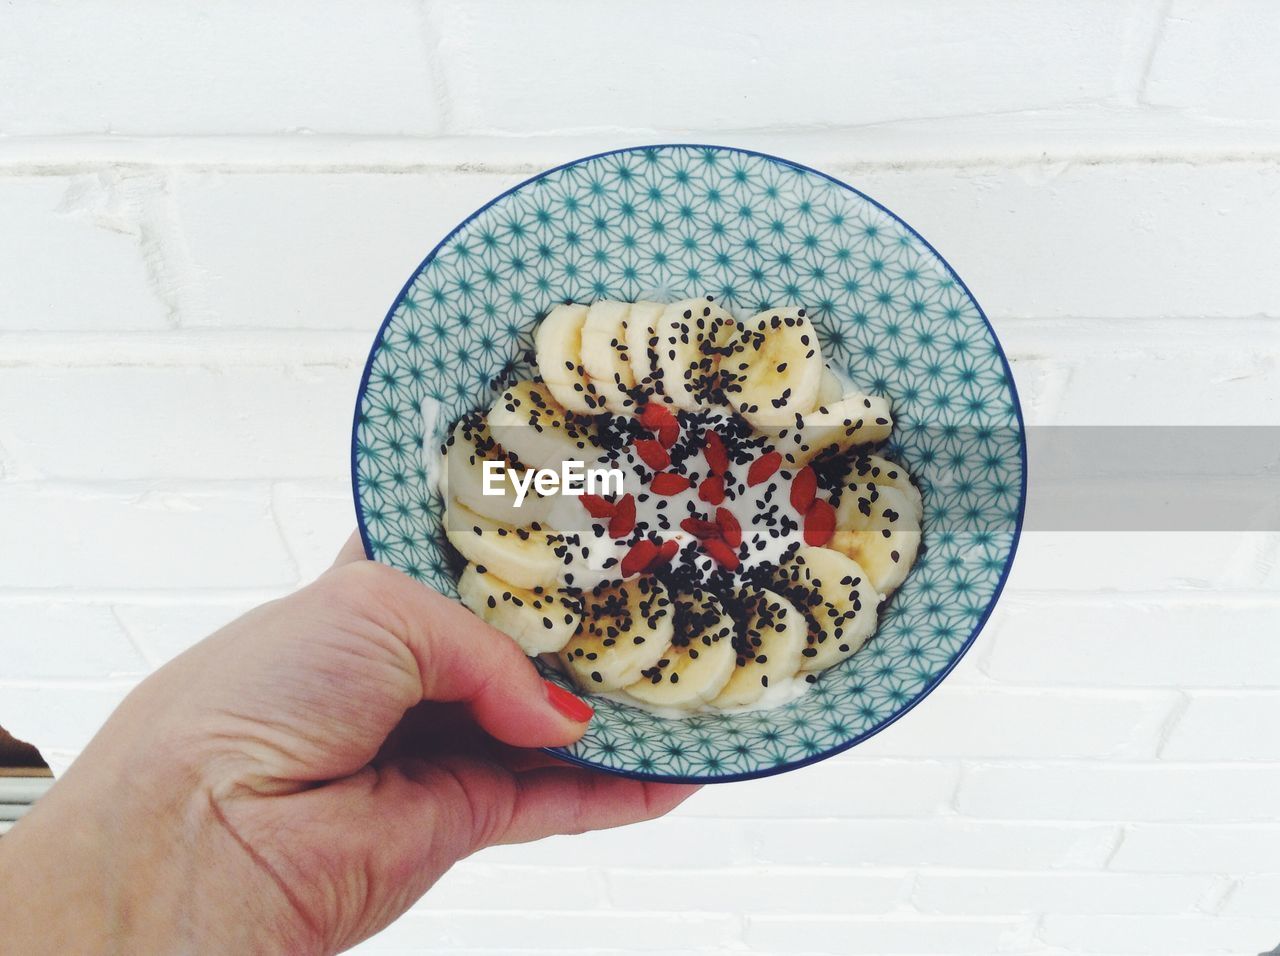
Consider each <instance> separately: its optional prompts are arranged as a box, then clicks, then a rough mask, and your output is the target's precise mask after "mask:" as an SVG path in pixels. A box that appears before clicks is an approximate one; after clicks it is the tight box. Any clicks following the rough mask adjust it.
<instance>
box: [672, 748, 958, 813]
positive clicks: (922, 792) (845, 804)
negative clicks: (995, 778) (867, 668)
mask: <svg viewBox="0 0 1280 956" xmlns="http://www.w3.org/2000/svg"><path fill="white" fill-rule="evenodd" d="M958 777H959V769H958V767H957V766H956V765H954V764H947V763H942V762H938V761H926V760H916V761H908V760H866V759H861V758H860V757H859V756H858V755H857V754H856V753H846V754H841V755H839V756H836V757H832V758H830V759H828V760H823V761H821V762H819V763H816V764H814V765H813V766H811V767H806V768H805V770H804V772H803V773H784V774H778V775H777V776H773V777H763V778H760V779H758V780H744V781H742V782H740V783H735V784H733V785H732V786H730V787H713V788H707V789H704V790H702V791H701V792H700V793H697V794H695V795H694V796H693V797H691V798H690V799H689V800H688V801H687V802H686V803H684V804H682V805H681V813H682V814H684V815H686V816H699V817H714V818H725V817H751V818H757V819H776V818H778V817H780V816H786V817H790V818H792V819H798V818H809V817H817V818H828V817H918V816H931V815H933V814H935V813H938V812H939V811H941V810H943V809H944V808H946V807H947V806H948V805H949V802H950V799H951V796H952V794H953V793H954V792H955V787H956V780H957V779H958Z"/></svg>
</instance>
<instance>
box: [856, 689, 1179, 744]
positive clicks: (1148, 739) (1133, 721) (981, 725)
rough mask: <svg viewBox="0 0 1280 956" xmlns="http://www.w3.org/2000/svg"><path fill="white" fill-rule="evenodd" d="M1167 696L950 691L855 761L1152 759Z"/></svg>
mask: <svg viewBox="0 0 1280 956" xmlns="http://www.w3.org/2000/svg"><path fill="white" fill-rule="evenodd" d="M1172 706H1173V701H1172V699H1171V698H1165V697H1164V696H1156V697H1153V696H1151V695H1140V696H1124V695H1122V694H1119V693H1116V694H1103V693H1097V692H1088V691H1080V692H1068V691H1046V690H1039V689H1036V690H1026V691H1020V690H1008V689H1002V688H998V687H993V688H981V687H949V686H948V685H947V684H946V683H945V682H944V683H943V685H942V686H941V687H940V688H939V689H938V690H936V691H934V692H933V693H932V694H931V695H930V696H929V697H928V698H926V699H925V700H924V702H923V703H921V704H919V705H918V706H917V707H916V708H915V709H914V710H912V711H910V712H909V713H907V714H906V715H905V716H903V717H902V718H900V719H899V720H898V721H897V723H895V724H893V725H892V726H890V727H888V728H887V729H886V730H884V731H882V732H881V733H879V734H877V735H876V736H875V737H872V738H871V739H870V740H868V741H866V742H865V743H863V744H860V745H859V746H858V755H859V756H861V757H902V756H912V757H933V758H939V757H953V756H959V757H995V758H1006V757H1045V758H1060V757H1122V756H1129V757H1132V756H1150V755H1153V754H1154V753H1155V747H1156V743H1157V741H1158V740H1159V739H1160V733H1161V729H1162V727H1163V724H1164V721H1165V720H1166V719H1167V717H1168V715H1169V713H1170V711H1171V709H1172Z"/></svg>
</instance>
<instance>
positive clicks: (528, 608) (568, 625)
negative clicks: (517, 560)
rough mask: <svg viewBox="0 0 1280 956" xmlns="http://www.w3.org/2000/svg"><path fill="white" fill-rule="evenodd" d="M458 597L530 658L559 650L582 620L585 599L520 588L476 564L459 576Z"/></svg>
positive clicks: (541, 589)
mask: <svg viewBox="0 0 1280 956" xmlns="http://www.w3.org/2000/svg"><path fill="white" fill-rule="evenodd" d="M458 597H459V598H460V599H461V600H462V603H463V604H465V605H466V606H467V607H468V608H470V609H471V610H472V612H474V613H475V615H476V616H477V617H478V618H480V620H482V621H484V622H485V623H486V624H491V625H493V626H494V627H496V628H497V629H498V630H500V631H502V632H503V633H504V634H506V635H508V636H509V637H510V638H511V639H512V640H514V641H515V642H516V643H517V644H519V645H520V648H521V649H522V650H523V651H524V652H525V653H526V654H528V655H529V656H530V657H536V656H537V655H538V654H547V653H554V652H556V651H559V650H560V649H561V648H562V647H564V646H565V644H567V643H568V642H569V639H570V638H571V637H573V635H574V632H575V631H577V629H578V622H579V621H581V620H582V602H581V600H579V599H578V598H576V597H574V596H573V595H572V594H570V593H569V592H568V591H548V590H546V589H544V588H537V589H533V590H530V589H529V588H518V587H516V586H515V585H513V584H508V583H507V582H506V581H503V580H502V579H501V578H499V577H497V576H496V575H494V574H491V573H489V572H487V571H481V570H479V569H478V568H477V567H476V566H475V565H474V564H468V565H467V568H466V570H465V571H463V572H462V577H461V578H459V579H458Z"/></svg>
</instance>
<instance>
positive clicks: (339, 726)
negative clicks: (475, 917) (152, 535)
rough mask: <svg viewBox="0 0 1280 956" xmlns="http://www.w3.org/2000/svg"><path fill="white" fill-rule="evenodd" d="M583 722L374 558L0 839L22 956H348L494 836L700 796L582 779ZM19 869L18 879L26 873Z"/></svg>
mask: <svg viewBox="0 0 1280 956" xmlns="http://www.w3.org/2000/svg"><path fill="white" fill-rule="evenodd" d="M589 716H590V709H589V708H587V707H586V705H585V703H583V702H582V701H580V700H578V699H577V698H574V697H572V696H571V695H568V694H565V693H564V692H563V691H557V690H556V689H553V688H551V687H550V685H547V684H546V683H545V682H544V681H543V680H542V679H541V678H540V677H539V676H538V674H537V672H536V670H535V669H534V667H533V665H532V664H531V663H530V662H529V661H528V659H527V658H525V656H524V655H523V653H522V652H521V651H520V650H519V648H518V647H517V646H516V645H515V643H514V642H513V641H511V640H510V639H509V638H508V637H506V636H505V635H503V634H501V633H499V632H497V631H495V630H493V629H492V628H490V627H489V626H487V625H486V624H484V623H482V622H481V621H480V620H478V619H477V618H476V617H474V616H473V615H471V614H470V613H469V612H468V611H466V610H465V609H464V608H462V607H461V606H460V605H458V604H456V603H454V602H452V601H449V600H447V599H445V598H443V597H441V596H440V595H438V594H436V593H435V592H433V591H431V590H430V589H428V588H426V587H424V586H423V585H421V584H420V583H418V582H415V581H413V580H412V579H410V578H409V577H407V576H406V575H403V574H401V573H400V572H398V571H395V570H393V569H390V568H387V567H385V566H383V565H380V564H375V563H373V562H370V561H366V560H363V553H362V552H361V551H360V545H359V541H358V540H357V539H355V538H354V537H353V539H352V541H351V542H349V543H348V545H347V546H346V547H345V548H344V549H343V553H342V554H341V555H340V556H339V560H338V563H337V564H336V565H335V567H334V568H333V569H331V570H330V571H328V572H327V573H325V574H324V575H322V576H321V577H320V578H319V579H318V580H317V581H316V582H315V583H313V584H311V585H310V586H308V587H306V588H303V589H302V590H301V591H299V592H297V593H295V594H293V595H290V596H289V597H286V598H283V599H281V600H278V601H273V602H270V603H268V604H265V605H263V606H262V607H259V608H256V609H254V610H253V611H250V612H249V613H248V614H246V615H244V616H243V617H241V618H240V619H238V620H236V621H234V622H232V623H231V624H229V625H227V626H226V627H224V628H223V629H222V630H220V631H218V632H217V633H215V634H214V635H212V636H211V637H209V638H207V639H206V640H204V641H202V642H200V643H199V644H197V645H195V646H194V647H192V648H191V649H190V650H188V651H187V652H186V653H184V654H182V655H180V656H179V657H177V658H175V659H174V660H172V661H170V662H169V663H168V664H166V665H165V666H164V667H162V668H160V669H159V670H158V671H157V672H156V673H155V674H153V675H151V676H150V677H148V678H147V679H146V680H145V681H143V682H142V683H141V684H140V685H139V686H138V687H137V688H136V689H135V690H134V691H133V692H132V693H131V694H130V695H129V696H128V697H127V698H126V699H125V700H124V702H123V703H122V704H121V705H120V707H119V708H118V709H117V711H116V712H115V713H114V714H113V715H112V716H111V718H110V719H109V720H108V721H107V723H106V724H105V726H104V727H103V728H102V730H101V731H100V732H99V733H98V735H97V736H96V737H95V738H94V739H93V741H92V742H91V743H90V744H89V746H88V747H87V748H86V749H85V751H84V753H83V754H82V755H81V757H80V759H79V760H77V761H76V762H75V764H74V765H73V766H72V767H71V768H70V769H69V770H68V771H67V773H66V774H65V775H64V777H63V778H62V779H60V780H59V781H58V783H57V784H56V785H55V786H54V787H53V788H52V789H51V790H50V791H49V793H48V794H47V795H46V796H45V797H44V798H43V799H42V800H41V801H40V803H39V804H38V805H37V806H36V807H35V808H33V810H32V812H31V813H30V814H28V816H27V817H26V818H25V819H24V820H23V821H22V822H21V823H20V824H19V825H18V826H16V827H15V828H14V829H13V830H12V831H11V832H10V833H9V834H8V835H7V836H6V837H5V838H4V840H3V841H0V885H4V886H6V887H7V886H18V885H21V886H23V887H24V890H25V892H24V893H23V894H22V895H21V896H20V895H19V894H18V893H14V892H0V925H3V926H5V937H6V939H7V943H8V944H9V945H14V946H15V947H16V948H15V950H14V951H15V952H23V953H32V954H35V953H42V952H57V953H70V952H95V953H101V952H116V951H118V952H128V953H146V952H165V953H172V952H195V951H198V952H201V953H213V952H224V951H234V952H236V953H248V952H289V953H332V952H337V951H340V950H342V949H345V948H347V947H349V946H351V945H354V944H355V943H357V942H358V941H360V940H361V939H364V938H365V937H367V936H369V935H371V934H372V933H374V932H376V931H377V930H379V929H381V928H382V927H384V926H386V925H387V924H388V923H390V922H391V921H392V920H394V919H395V918H396V917H397V916H399V915H400V914H401V913H402V912H404V910H405V909H407V908H408V907H409V906H410V905H411V904H412V903H413V901H414V900H416V899H417V898H418V897H419V896H421V895H422V893H423V892H425V891H426V890H427V888H428V887H430V886H431V885H432V884H433V883H434V882H435V881H436V880H437V879H439V877H440V876H441V875H442V874H443V873H444V872H445V871H446V870H448V869H449V867H450V866H452V865H453V863H454V862H455V861H457V860H459V859H461V858H463V857H465V856H467V855H468V854H470V853H473V852H474V851H476V850H478V849H480V848H482V847H485V846H489V845H492V844H498V843H520V842H525V841H529V840H537V839H539V838H541V837H544V836H548V835H550V834H554V833H580V832H583V831H586V830H593V829H600V828H604V827H613V826H619V825H622V824H625V823H631V822H636V821H639V820H645V819H650V818H652V817H656V816H660V815H661V814H663V813H666V812H667V811H668V810H670V809H672V808H673V807H675V806H676V805H677V804H679V803H680V802H681V801H682V800H683V799H684V798H685V797H686V796H688V795H689V794H690V793H692V792H693V791H694V790H695V789H696V788H695V787H691V786H681V785H675V784H656V783H642V782H638V781H634V780H628V779H624V778H621V777H613V776H609V775H606V774H602V773H597V772H594V771H589V770H585V769H581V768H576V767H572V766H569V765H567V764H565V763H563V762H561V761H558V760H555V759H554V758H552V757H550V756H549V755H547V754H544V753H542V752H540V751H536V750H529V749H526V748H533V747H543V746H556V745H563V744H568V743H571V742H572V741H574V740H576V739H577V738H578V737H580V736H581V735H582V733H583V732H584V730H585V728H586V723H585V721H586V720H587V719H588V718H589ZM19 874H21V884H19V882H18V876H19Z"/></svg>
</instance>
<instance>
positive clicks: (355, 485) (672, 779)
mask: <svg viewBox="0 0 1280 956" xmlns="http://www.w3.org/2000/svg"><path fill="white" fill-rule="evenodd" d="M677 148H679V149H710V150H716V151H718V152H723V153H740V154H742V155H744V156H756V157H759V158H760V159H766V160H769V161H770V162H773V163H777V164H779V165H781V166H785V167H788V168H790V169H797V170H803V171H804V172H806V173H813V174H814V175H816V176H821V177H822V178H823V179H826V180H829V181H830V182H832V183H835V184H836V185H837V186H839V187H840V188H842V189H847V190H848V191H849V192H851V193H853V194H854V195H856V196H859V197H861V198H862V199H865V200H866V201H867V202H869V203H871V205H873V206H875V207H876V208H877V209H879V210H880V211H881V212H883V213H885V215H887V216H889V217H890V218H892V219H893V220H895V221H896V222H898V223H900V224H901V225H902V227H903V228H904V229H906V230H907V232H909V233H911V235H913V236H914V237H915V238H916V239H918V240H919V241H920V243H921V244H922V245H923V246H924V247H925V248H926V249H928V250H929V251H930V252H932V253H933V254H934V255H935V256H937V257H938V261H939V262H941V263H942V264H943V266H945V267H946V270H947V272H948V273H949V274H950V276H951V278H952V279H954V280H955V282H956V284H957V285H959V286H960V288H961V289H963V290H964V293H965V295H967V296H968V297H969V301H971V302H972V303H973V305H974V308H976V309H977V310H978V317H979V318H981V319H982V323H983V324H984V325H985V326H986V327H987V331H989V332H990V333H991V341H992V342H993V343H994V344H995V347H996V354H997V355H998V356H999V357H1000V364H1001V365H1002V366H1003V367H1004V372H1005V379H1006V380H1007V381H1008V383H1009V396H1010V398H1011V399H1012V401H1013V411H1014V414H1015V415H1016V416H1017V419H1018V448H1019V454H1020V458H1021V472H1022V487H1021V493H1020V494H1019V497H1018V520H1017V522H1016V524H1015V525H1014V529H1013V540H1012V541H1011V542H1010V544H1009V555H1008V557H1006V558H1005V562H1004V568H1003V569H1002V570H1001V572H1000V579H999V580H998V581H997V582H996V586H995V590H994V591H993V592H992V593H991V599H990V600H989V601H988V602H987V606H986V609H985V610H984V611H983V612H982V616H981V617H980V618H978V621H977V623H975V624H974V626H973V630H972V631H971V632H970V633H969V637H968V638H967V639H966V640H965V642H964V644H963V645H962V646H961V647H960V650H959V652H958V653H957V654H956V656H955V658H954V659H953V660H952V661H951V663H950V664H948V665H947V666H946V668H944V669H943V670H942V671H940V672H939V673H938V675H937V676H936V677H935V678H934V679H933V680H932V681H931V682H930V683H929V684H928V685H927V686H926V687H924V688H923V689H922V690H921V691H920V693H919V694H917V695H916V696H915V697H914V698H912V700H911V701H910V703H908V704H907V705H906V706H904V707H903V708H902V709H901V710H899V711H898V712H897V713H895V714H894V715H893V716H892V717H890V718H889V719H888V720H886V721H884V722H883V723H881V724H878V725H876V726H875V727H872V728H871V729H870V730H868V731H866V732H864V733H862V734H859V735H858V736H856V737H852V738H850V739H849V740H846V741H844V742H843V743H840V744H837V745H836V746H834V747H829V748H828V749H826V750H824V751H822V752H821V753H816V754H812V755H810V756H808V757H804V758H803V759H800V760H792V761H788V762H786V763H782V764H777V765H775V766H770V767H761V768H758V769H756V770H747V771H743V772H742V773H734V774H725V775H723V776H715V777H695V776H687V775H683V774H653V773H641V772H638V771H635V770H628V769H626V768H623V767H610V766H607V765H605V764H599V763H593V762H591V761H590V760H584V759H583V758H581V757H577V756H575V755H574V754H572V753H570V752H569V751H567V750H564V749H562V748H559V747H543V748H540V749H542V750H543V751H544V752H545V753H548V754H550V755H551V756H553V757H556V758H558V759H560V760H563V761H565V762H566V763H569V764H576V765H578V766H581V767H587V768H590V769H592V770H599V771H603V772H605V773H611V774H614V775H616V776H620V777H629V778H631V779H633V780H644V781H647V782H650V783H685V784H707V783H735V782H737V781H740V780H754V779H756V778H759V777H772V776H774V775H775V774H779V773H786V772H788V771H791V770H796V769H799V768H800V767H807V766H809V765H810V764H814V763H817V762H818V761H820V760H826V759H827V758H828V757H834V756H835V755H836V754H839V753H843V752H844V751H846V750H849V749H851V748H853V747H856V746H857V745H858V744H860V743H862V742H863V741H865V740H869V739H870V738H872V737H874V736H875V735H876V734H878V733H880V732H881V731H882V730H884V729H885V728H887V727H889V726H891V725H892V724H894V723H896V722H897V721H898V720H899V719H900V718H901V717H902V716H903V715H904V714H907V713H909V712H910V711H912V710H913V709H914V708H915V707H916V705H917V704H919V703H920V702H921V701H922V700H924V699H925V698H926V697H928V696H929V695H930V694H932V693H933V692H934V691H935V690H936V689H937V687H938V685H939V684H941V683H942V682H943V680H945V679H946V677H947V675H948V674H950V673H951V672H952V671H953V670H954V669H955V667H956V665H957V664H959V663H960V661H961V660H962V659H963V658H964V656H965V655H966V654H968V653H969V649H970V648H971V647H973V645H974V642H975V641H977V639H978V635H979V634H980V633H982V628H983V627H984V626H985V625H986V623H987V620H988V619H989V618H990V617H991V612H992V611H993V610H995V606H996V604H997V603H999V601H1000V595H1001V593H1002V592H1003V591H1004V586H1005V583H1006V582H1007V581H1008V580H1009V572H1010V570H1011V569H1012V568H1013V559H1014V556H1015V555H1016V554H1017V553H1018V543H1019V541H1021V539H1022V523H1023V518H1024V517H1025V515H1026V508H1027V433H1026V422H1025V421H1024V420H1023V416H1022V402H1021V400H1020V399H1019V398H1018V387H1017V385H1016V384H1015V382H1014V380H1013V369H1012V368H1011V367H1010V366H1009V359H1008V356H1006V355H1005V352H1004V346H1003V345H1002V344H1001V342H1000V337H999V336H998V335H996V330H995V328H994V327H992V325H991V320H990V319H988V318H987V313H986V312H985V311H984V310H983V308H982V305H981V304H980V303H979V302H978V299H977V297H976V296H975V295H974V294H973V292H972V291H970V289H969V287H968V286H967V285H966V284H965V281H964V280H963V279H962V278H960V276H959V274H958V273H957V272H956V270H955V269H954V268H952V266H951V263H950V262H948V261H947V260H946V258H945V257H944V256H943V255H942V253H940V252H939V251H938V250H937V249H935V248H934V247H933V244H932V243H930V242H929V240H928V239H926V238H925V237H924V236H922V235H920V233H919V232H917V231H916V229H915V228H914V227H913V226H912V225H911V224H910V223H909V222H907V221H906V220H905V219H903V218H902V217H901V216H899V215H898V214H897V213H895V212H894V211H893V210H892V209H889V208H888V207H887V206H885V205H884V204H883V203H880V202H877V201H876V200H875V199H873V198H872V197H870V196H868V195H867V194H866V193H864V192H863V191H862V190H860V189H858V188H856V187H854V186H850V185H849V184H848V183H846V182H844V181H843V180H841V179H837V178H836V177H835V176H832V175H831V174H830V173H824V172H823V171H822V170H820V169H814V168H813V167H812V166H806V165H804V164H803V163H797V162H795V161H794V160H790V159H783V158H782V157H781V156H774V155H773V154H771V153H765V152H761V151H759V150H754V149H745V148H743V147H740V146H717V145H713V144H710V143H654V144H650V145H641V146H624V147H620V148H618V149H609V150H605V151H604V152H600V153H592V154H591V155H590V156H582V157H580V158H578V159H572V160H569V161H568V162H565V163H561V164H560V165H559V166H553V167H551V168H550V169H544V170H543V171H542V172H540V173H537V174H536V175H533V176H530V177H529V178H528V179H525V180H522V181H521V182H519V183H516V185H514V186H512V187H510V188H509V189H506V190H504V191H502V192H501V193H499V194H498V195H496V196H494V197H493V198H492V199H490V200H489V201H488V202H487V203H485V204H484V205H483V206H481V207H480V208H479V209H477V210H475V212H473V213H471V215H469V216H467V217H466V218H465V219H463V220H462V222H460V223H458V224H457V225H456V226H454V227H453V229H451V230H450V231H449V233H448V234H447V235H446V236H445V237H444V238H443V239H441V240H440V241H439V242H438V243H436V245H435V247H434V248H433V249H432V250H431V251H430V252H428V253H427V255H426V257H425V258H424V259H423V260H422V261H421V262H420V263H419V264H418V267H417V268H416V269H414V270H413V272H411V273H410V274H409V278H408V279H407V280H406V281H405V283H404V285H403V286H401V287H400V291H399V292H398V293H397V294H396V297H395V299H394V300H392V303H391V307H390V308H389V309H388V310H387V315H386V317H385V318H384V319H383V320H382V324H381V325H380V326H379V327H378V334H377V335H375V336H374V339H373V345H372V346H371V347H370V348H369V357H368V358H367V359H366V360H365V364H364V372H363V373H362V374H361V376H360V388H359V390H358V391H357V392H356V407H355V412H354V414H353V416H352V422H351V495H352V498H353V499H354V501H355V511H356V527H357V529H358V530H359V532H360V543H361V545H362V546H363V548H364V554H365V557H366V558H368V559H369V560H371V561H372V560H375V559H374V557H373V549H372V548H371V547H370V545H369V531H368V528H367V527H366V526H365V521H364V512H363V510H362V509H361V505H360V486H359V482H358V471H357V465H356V445H357V440H358V435H359V429H360V405H361V403H362V402H363V401H364V395H365V390H366V389H367V388H368V385H369V373H370V372H371V371H372V369H373V360H374V358H375V357H376V356H377V354H378V349H379V348H380V347H381V345H382V336H383V335H384V334H385V333H386V331H387V327H388V326H389V325H390V324H391V320H392V318H394V316H395V312H396V308H397V307H398V306H399V305H400V303H401V301H403V299H404V296H405V293H406V292H408V291H409V287H410V286H412V285H413V282H414V280H415V279H416V278H417V277H418V276H419V274H421V272H422V270H423V269H424V268H426V266H427V264H428V263H429V262H431V261H432V260H433V259H435V257H436V255H437V253H439V252H440V250H441V249H443V248H444V247H445V246H446V245H447V244H448V243H449V241H450V240H451V239H452V238H453V237H454V236H456V235H457V234H458V233H459V232H461V231H462V230H463V229H464V228H466V226H467V225H468V224H470V223H471V222H472V221H473V220H475V219H476V218H477V217H478V216H479V215H480V214H481V213H483V212H484V211H485V210H486V209H488V208H489V207H490V206H492V205H494V204H495V203H497V202H499V201H500V200H502V199H505V198H506V197H507V196H509V195H511V194H512V193H514V192H516V191H518V190H520V189H523V188H524V187H525V186H528V185H530V184H532V183H535V182H537V181H538V180H540V179H544V178H546V177H547V176H550V175H551V174H552V173H557V172H559V171H560V170H562V169H567V168H568V167H570V166H577V165H579V164H580V163H585V162H589V161H590V160H593V159H601V158H603V157H605V156H617V155H620V154H622V153H642V152H644V151H646V150H657V149H677Z"/></svg>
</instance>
